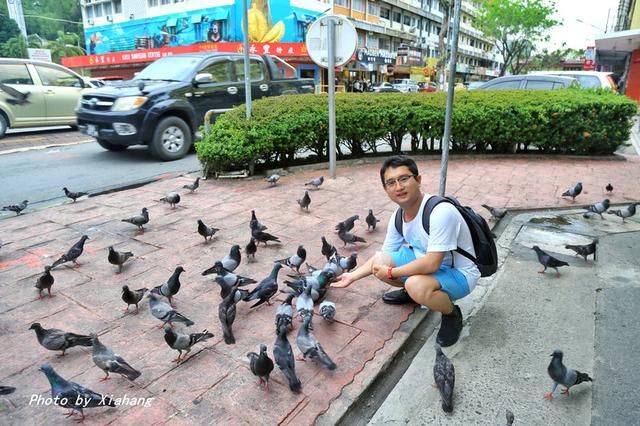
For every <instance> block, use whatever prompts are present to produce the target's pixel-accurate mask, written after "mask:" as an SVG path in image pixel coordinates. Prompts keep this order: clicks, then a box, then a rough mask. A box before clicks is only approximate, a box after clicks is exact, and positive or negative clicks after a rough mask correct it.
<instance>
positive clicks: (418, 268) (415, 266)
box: [374, 251, 445, 278]
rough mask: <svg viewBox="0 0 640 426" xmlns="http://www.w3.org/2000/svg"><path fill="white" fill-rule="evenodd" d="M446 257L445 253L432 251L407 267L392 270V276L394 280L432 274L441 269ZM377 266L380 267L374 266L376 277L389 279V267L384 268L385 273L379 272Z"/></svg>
mask: <svg viewBox="0 0 640 426" xmlns="http://www.w3.org/2000/svg"><path fill="white" fill-rule="evenodd" d="M444 255H445V252H440V251H430V252H428V253H427V254H426V255H425V256H423V257H421V258H419V259H416V260H414V261H412V262H409V263H407V264H406V265H403V266H399V267H397V268H391V276H392V277H393V278H399V277H410V276H412V275H427V274H432V273H434V272H436V271H437V270H438V269H440V265H442V260H443V259H444ZM377 266H380V265H374V274H375V275H376V277H378V275H383V276H384V277H385V278H389V271H388V267H386V268H384V270H383V271H379V268H377ZM381 272H383V273H384V274H382V273H381ZM378 278H380V277H378Z"/></svg>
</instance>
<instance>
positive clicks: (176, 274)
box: [151, 266, 184, 308]
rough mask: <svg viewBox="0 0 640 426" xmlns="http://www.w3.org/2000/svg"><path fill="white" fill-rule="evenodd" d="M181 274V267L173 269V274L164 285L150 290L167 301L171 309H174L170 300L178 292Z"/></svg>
mask: <svg viewBox="0 0 640 426" xmlns="http://www.w3.org/2000/svg"><path fill="white" fill-rule="evenodd" d="M183 272H184V268H183V267H182V266H178V267H177V268H176V269H174V271H173V274H171V276H170V277H169V279H168V280H167V282H166V283H164V284H162V285H159V286H157V287H154V288H153V290H151V291H152V292H154V293H157V294H160V295H162V296H164V297H166V298H167V299H169V304H170V305H171V307H172V308H175V305H174V304H173V300H172V298H173V296H175V295H176V294H178V292H179V291H180V274H182V273H183Z"/></svg>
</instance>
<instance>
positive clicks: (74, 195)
mask: <svg viewBox="0 0 640 426" xmlns="http://www.w3.org/2000/svg"><path fill="white" fill-rule="evenodd" d="M62 190H63V191H64V195H66V196H67V198H71V199H72V200H73V202H74V203H75V202H76V200H77V199H78V198H80V197H84V196H85V195H89V193H88V192H71V191H69V190H68V189H67V187H64V188H62Z"/></svg>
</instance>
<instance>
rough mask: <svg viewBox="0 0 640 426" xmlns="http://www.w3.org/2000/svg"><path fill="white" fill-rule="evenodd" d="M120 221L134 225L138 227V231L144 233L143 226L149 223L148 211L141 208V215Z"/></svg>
mask: <svg viewBox="0 0 640 426" xmlns="http://www.w3.org/2000/svg"><path fill="white" fill-rule="evenodd" d="M122 221H123V222H127V223H130V224H132V225H135V226H137V227H138V229H140V230H141V231H142V232H144V226H143V225H146V224H147V223H149V210H147V208H146V207H143V208H142V213H141V214H139V215H136V216H133V217H130V218H128V219H122Z"/></svg>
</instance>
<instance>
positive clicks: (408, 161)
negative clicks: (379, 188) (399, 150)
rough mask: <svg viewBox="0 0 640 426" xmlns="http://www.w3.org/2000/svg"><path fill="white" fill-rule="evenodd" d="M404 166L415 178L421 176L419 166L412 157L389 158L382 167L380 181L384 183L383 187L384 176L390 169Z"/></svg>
mask: <svg viewBox="0 0 640 426" xmlns="http://www.w3.org/2000/svg"><path fill="white" fill-rule="evenodd" d="M402 166H406V167H407V168H408V169H409V170H410V171H411V174H412V175H414V176H418V175H419V174H420V173H418V165H417V164H416V162H415V161H413V159H412V158H411V157H408V156H406V155H394V156H393V157H389V158H387V159H386V160H384V163H382V167H380V180H381V181H382V185H383V186H384V174H385V173H386V172H387V169H388V168H389V167H391V168H393V169H396V168H398V167H402Z"/></svg>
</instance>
